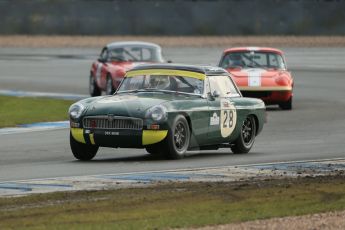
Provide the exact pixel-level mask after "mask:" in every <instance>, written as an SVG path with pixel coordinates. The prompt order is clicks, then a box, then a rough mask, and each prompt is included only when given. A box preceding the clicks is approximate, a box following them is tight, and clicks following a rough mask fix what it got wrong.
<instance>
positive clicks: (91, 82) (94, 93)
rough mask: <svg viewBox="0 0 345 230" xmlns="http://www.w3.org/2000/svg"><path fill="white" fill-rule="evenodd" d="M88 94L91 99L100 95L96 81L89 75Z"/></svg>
mask: <svg viewBox="0 0 345 230" xmlns="http://www.w3.org/2000/svg"><path fill="white" fill-rule="evenodd" d="M89 92H90V95H91V97H96V96H99V95H101V90H100V88H98V86H97V82H96V79H95V78H94V77H93V76H92V74H90V79H89Z"/></svg>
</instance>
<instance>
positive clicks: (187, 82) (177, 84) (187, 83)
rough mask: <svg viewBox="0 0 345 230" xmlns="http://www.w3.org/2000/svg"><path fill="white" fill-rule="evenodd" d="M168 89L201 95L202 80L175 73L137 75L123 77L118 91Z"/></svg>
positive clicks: (202, 88)
mask: <svg viewBox="0 0 345 230" xmlns="http://www.w3.org/2000/svg"><path fill="white" fill-rule="evenodd" d="M141 90H142V91H148V90H149V91H170V92H180V93H188V94H197V95H202V94H203V92H204V81H203V80H201V79H197V78H193V77H186V76H176V75H138V76H131V77H126V78H124V79H123V81H122V83H121V86H120V87H119V89H118V91H117V92H118V93H121V92H131V91H141Z"/></svg>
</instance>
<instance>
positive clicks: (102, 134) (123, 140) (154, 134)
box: [71, 128, 168, 148]
mask: <svg viewBox="0 0 345 230" xmlns="http://www.w3.org/2000/svg"><path fill="white" fill-rule="evenodd" d="M71 134H72V136H73V138H74V139H75V140H76V141H78V142H80V143H83V144H91V145H97V146H103V147H115V148H117V147H121V148H143V147H144V146H145V145H150V144H155V143H158V142H160V141H162V140H164V138H165V137H166V136H167V134H168V130H123V129H122V130H121V129H117V130H116V129H115V130H114V129H111V130H107V129H97V130H91V129H83V128H71Z"/></svg>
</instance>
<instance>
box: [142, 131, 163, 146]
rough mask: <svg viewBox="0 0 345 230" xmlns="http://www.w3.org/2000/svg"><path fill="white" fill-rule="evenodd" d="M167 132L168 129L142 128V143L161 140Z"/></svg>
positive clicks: (149, 143)
mask: <svg viewBox="0 0 345 230" xmlns="http://www.w3.org/2000/svg"><path fill="white" fill-rule="evenodd" d="M167 134H168V130H144V131H143V140H142V142H143V145H151V144H155V143H158V142H160V141H162V140H163V139H164V138H165V137H166V136H167Z"/></svg>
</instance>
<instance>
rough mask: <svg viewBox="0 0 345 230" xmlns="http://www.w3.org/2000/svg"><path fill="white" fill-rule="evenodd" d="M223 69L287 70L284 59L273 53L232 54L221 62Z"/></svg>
mask: <svg viewBox="0 0 345 230" xmlns="http://www.w3.org/2000/svg"><path fill="white" fill-rule="evenodd" d="M220 66H221V67H222V68H225V69H227V68H273V69H285V68H286V67H285V63H284V59H283V57H282V56H281V55H279V54H277V53H273V52H262V51H261V52H260V51H246V52H230V53H227V54H226V55H225V56H224V57H223V59H222V60H221V63H220Z"/></svg>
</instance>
